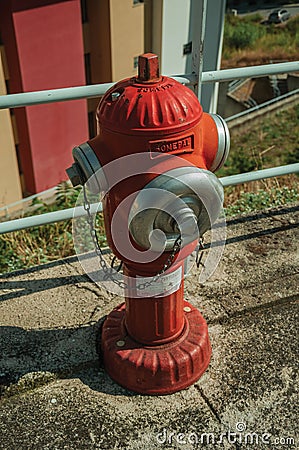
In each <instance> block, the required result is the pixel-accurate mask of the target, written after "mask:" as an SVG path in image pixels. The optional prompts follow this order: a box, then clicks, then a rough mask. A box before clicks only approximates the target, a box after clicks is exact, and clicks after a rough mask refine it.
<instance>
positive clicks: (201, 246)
mask: <svg viewBox="0 0 299 450" xmlns="http://www.w3.org/2000/svg"><path fill="white" fill-rule="evenodd" d="M204 249H205V245H204V242H203V238H202V237H201V238H199V240H198V247H197V250H196V258H195V262H196V267H197V268H199V266H203V267H205V265H204V263H203V262H202V257H203V251H204Z"/></svg>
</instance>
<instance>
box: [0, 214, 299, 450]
mask: <svg viewBox="0 0 299 450" xmlns="http://www.w3.org/2000/svg"><path fill="white" fill-rule="evenodd" d="M298 211H299V207H298V206H293V207H290V208H279V209H277V210H271V211H267V212H265V213H260V214H255V215H251V216H247V217H245V218H240V219H236V220H231V221H230V222H229V223H228V230H227V231H228V238H227V243H226V247H225V251H224V255H223V257H222V260H221V263H220V265H219V267H218V269H217V271H216V272H215V274H214V275H213V277H212V278H211V279H210V280H209V281H207V282H206V283H205V284H204V285H201V284H200V283H199V282H198V272H197V271H196V270H193V272H192V275H191V276H190V277H188V279H187V280H186V299H187V300H189V301H191V302H192V303H193V304H194V305H196V306H197V307H199V308H200V310H201V312H202V313H203V315H204V317H205V318H206V319H207V321H208V324H209V332H210V338H211V342H212V347H213V356H212V361H211V364H210V366H209V368H208V370H207V372H206V373H205V374H204V376H203V377H202V378H201V379H200V380H199V381H198V382H197V383H196V384H195V385H194V386H192V387H190V388H188V389H186V390H184V391H181V392H179V393H176V394H173V395H169V396H163V397H150V396H141V395H137V394H134V393H132V392H128V391H126V390H125V389H123V388H121V387H120V386H118V385H116V384H115V383H114V382H113V381H111V380H110V378H109V377H108V375H107V374H106V373H105V371H104V370H103V369H102V368H100V367H99V363H98V355H97V352H96V345H95V342H96V336H97V331H98V328H99V323H98V321H99V320H100V319H101V317H103V316H104V315H105V314H107V313H108V312H109V311H110V310H111V309H112V308H113V307H114V306H116V305H117V304H118V303H120V302H121V301H122V299H121V298H117V297H113V296H112V295H110V296H109V295H107V294H106V293H105V292H103V291H102V290H101V289H100V288H99V287H97V286H96V285H95V284H94V283H92V282H90V281H89V279H88V278H87V276H86V275H84V274H83V271H82V269H81V266H80V265H79V264H78V262H77V260H76V258H70V259H66V260H62V261H58V262H54V263H52V264H47V265H45V266H40V267H38V268H33V269H31V270H27V271H23V272H18V273H14V274H11V275H10V276H2V277H0V281H1V284H2V286H1V287H2V290H1V297H0V358H1V359H0V393H1V394H2V400H0V449H5V450H16V449H18V450H22V449H58V450H60V449H74V450H77V449H109V450H112V449H145V450H147V449H149V450H151V449H158V448H162V449H170V448H171V449H172V448H184V449H193V448H213V449H214V448H215V449H217V448H225V449H226V448H232V449H243V448H244V449H245V448H246V449H247V448H250V449H260V448H261V449H271V448H273V449H284V448H294V449H295V448H298V445H299V435H298V429H297V425H298V412H299V410H298V391H297V389H298V372H297V369H298V328H297V325H298V298H299V295H298V288H297V285H298V278H299V276H298V273H299V264H298V262H299V261H298V228H297V227H298ZM234 433H236V434H234ZM246 442H247V443H246Z"/></svg>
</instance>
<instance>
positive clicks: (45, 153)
mask: <svg viewBox="0 0 299 450" xmlns="http://www.w3.org/2000/svg"><path fill="white" fill-rule="evenodd" d="M17 3H18V9H19V10H18V11H17V12H16V11H15V12H14V11H12V18H13V27H14V33H15V42H16V51H17V53H18V59H19V69H20V77H21V80H20V81H21V86H22V89H23V92H28V91H38V90H44V89H55V88H63V87H71V86H80V85H84V84H85V74H84V50H83V38H82V25H81V13H80V0H68V1H62V2H55V3H52V4H47V5H45V6H40V7H39V6H38V5H40V2H38V1H36V2H35V4H36V5H37V6H38V7H35V8H31V9H25V8H26V7H28V5H27V3H28V2H26V1H23V2H22V3H23V4H24V7H23V10H20V9H21V8H20V3H21V2H17ZM26 5H27V6H26ZM31 6H32V1H30V7H31ZM12 9H13V8H12ZM4 44H5V42H4ZM8 59H9V58H8ZM8 64H9V62H8ZM11 71H12V68H10V72H11ZM25 109H26V120H25V121H24V120H23V121H22V123H20V120H18V116H17V121H18V123H17V126H18V129H19V130H20V133H19V134H20V140H21V139H22V136H24V138H26V134H27V139H28V142H27V145H24V142H23V145H22V146H20V159H21V164H22V168H23V172H24V177H25V184H26V189H27V190H28V191H29V192H39V191H42V190H44V189H48V188H49V187H52V186H54V185H56V184H57V183H59V182H60V181H62V180H66V179H67V176H66V174H65V169H66V168H67V167H69V165H71V163H72V156H71V150H72V147H73V146H75V145H77V144H79V143H81V142H83V141H85V140H86V139H87V138H88V121H87V106H86V101H85V100H75V101H69V102H60V103H52V104H48V105H38V106H30V107H27V108H25ZM26 122H27V123H26ZM24 127H26V128H27V130H24ZM22 129H23V130H22ZM30 167H31V170H29V169H30Z"/></svg>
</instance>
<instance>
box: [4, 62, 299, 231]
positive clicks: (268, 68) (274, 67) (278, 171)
mask: <svg viewBox="0 0 299 450" xmlns="http://www.w3.org/2000/svg"><path fill="white" fill-rule="evenodd" d="M296 71H299V61H295V62H287V63H280V64H267V65H261V66H252V67H244V68H236V69H225V70H218V71H210V72H203V73H202V75H201V82H202V83H209V82H221V81H222V82H223V81H229V80H233V79H241V78H248V77H261V76H265V75H271V74H272V75H273V74H280V73H289V72H296ZM172 78H174V79H176V80H177V81H179V82H180V83H182V84H186V85H189V86H190V85H191V86H192V85H196V84H197V77H196V74H190V75H180V76H172ZM113 85H114V83H104V84H97V85H92V86H77V87H72V88H64V89H54V90H45V91H39V92H26V93H20V94H9V95H3V96H0V109H5V108H16V107H21V106H22V107H23V106H31V105H38V104H42V103H52V102H59V101H67V100H77V99H82V98H91V97H100V96H102V95H104V94H105V92H106V91H107V90H108V89H109V88H110V87H112V86H113ZM297 172H299V163H296V164H289V165H286V166H279V167H272V168H270V169H263V170H257V171H254V172H248V173H243V174H238V175H232V176H228V177H223V178H220V181H221V183H222V184H223V186H225V187H226V186H233V185H236V184H242V183H247V182H249V181H255V180H260V179H264V178H271V177H277V176H282V175H286V174H290V173H297ZM101 208H102V206H101V204H93V205H92V213H95V212H97V211H101ZM85 214H86V211H85V210H84V208H83V207H77V208H69V209H65V210H60V211H55V212H52V213H46V214H41V215H36V216H31V217H25V218H21V219H16V220H10V221H7V222H2V223H0V234H4V233H9V232H12V231H17V230H22V229H26V228H30V227H34V226H41V225H45V224H49V223H54V222H59V221H63V220H67V219H71V218H72V217H80V216H83V215H85Z"/></svg>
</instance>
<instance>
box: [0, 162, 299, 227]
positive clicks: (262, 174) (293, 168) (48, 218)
mask: <svg viewBox="0 0 299 450" xmlns="http://www.w3.org/2000/svg"><path fill="white" fill-rule="evenodd" d="M297 172H299V163H295V164H288V165H285V166H278V167H271V168H270V169H262V170H256V171H253V172H247V173H241V174H238V175H230V176H228V177H222V178H219V180H220V182H221V183H222V185H223V186H224V187H227V186H235V185H236V184H242V183H248V182H250V181H257V180H262V179H264V178H272V177H278V176H282V175H288V174H290V173H297ZM101 211H102V204H101V203H93V204H92V205H91V213H92V214H95V213H96V212H101ZM85 215H86V211H85V209H84V207H83V206H78V207H76V208H68V209H63V210H61V211H54V212H50V213H46V214H39V215H36V216H31V217H23V218H21V219H15V220H10V221H7V222H2V223H0V234H4V233H10V232H13V231H19V230H24V229H26V228H31V227H36V226H40V225H47V224H50V223H55V222H61V221H63V220H68V219H72V218H73V217H82V216H85Z"/></svg>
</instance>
